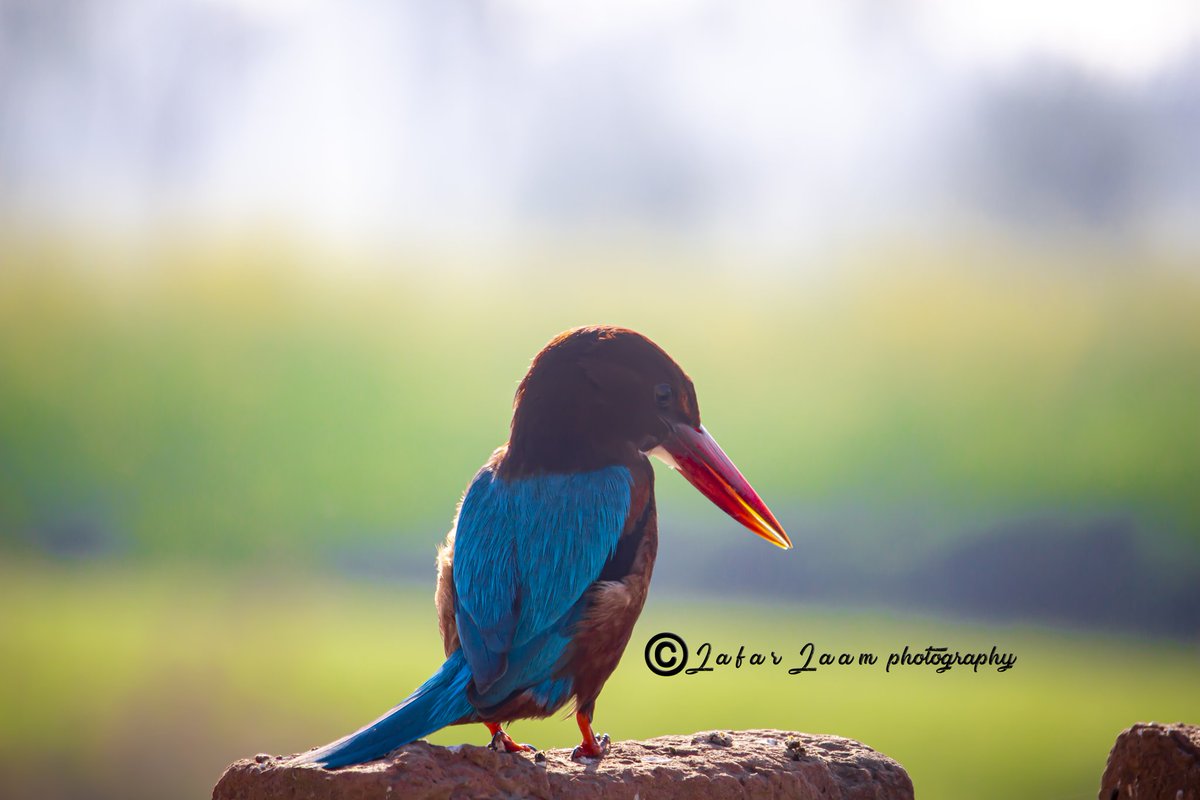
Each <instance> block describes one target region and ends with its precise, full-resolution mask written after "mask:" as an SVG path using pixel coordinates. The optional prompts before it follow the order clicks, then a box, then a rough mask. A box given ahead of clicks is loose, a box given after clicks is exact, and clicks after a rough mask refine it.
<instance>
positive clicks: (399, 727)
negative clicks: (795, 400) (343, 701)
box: [296, 325, 792, 769]
mask: <svg viewBox="0 0 1200 800" xmlns="http://www.w3.org/2000/svg"><path fill="white" fill-rule="evenodd" d="M649 456H654V457H656V458H658V459H660V460H662V461H663V462H665V463H666V464H667V465H668V466H670V467H671V468H672V469H674V470H677V471H678V472H679V473H680V474H682V475H683V477H684V478H686V479H687V480H688V481H689V482H690V483H691V484H692V485H693V486H695V487H696V488H697V489H698V490H699V491H700V492H701V493H702V494H703V495H704V496H705V497H707V498H708V499H709V500H711V501H712V502H713V503H714V504H715V505H717V506H718V507H719V508H721V509H723V510H724V511H725V512H727V513H728V514H729V515H730V516H731V517H733V518H734V519H735V520H737V521H738V522H740V523H741V524H742V525H744V526H745V527H747V528H749V529H750V530H751V531H753V532H754V533H755V534H757V535H758V536H760V537H762V538H763V539H765V540H767V541H768V542H770V543H772V544H774V545H777V546H779V547H781V548H783V549H785V550H786V549H790V548H791V546H792V543H791V540H790V539H789V538H788V535H787V534H786V533H785V532H784V530H783V527H782V526H781V525H780V524H779V521H778V520H776V519H775V516H774V515H773V514H772V513H771V511H770V510H769V509H768V508H767V506H766V504H765V503H764V502H763V501H762V499H761V498H760V497H759V496H758V494H757V493H756V492H755V491H754V489H753V488H752V487H751V486H750V484H749V483H748V482H747V481H746V479H745V478H743V477H742V474H741V473H740V472H739V471H738V469H737V467H735V466H734V465H733V462H731V461H730V460H729V458H728V457H727V456H726V455H725V453H724V451H722V449H721V447H720V446H719V445H718V444H717V442H716V441H715V440H714V439H713V437H712V436H711V435H709V433H708V431H706V430H705V429H704V426H703V425H701V424H700V409H699V406H698V405H697V402H696V390H695V388H694V387H693V385H692V381H691V379H690V378H689V377H688V376H687V374H686V373H685V372H684V371H683V370H682V369H681V368H680V367H679V365H678V364H676V363H675V361H674V360H673V359H672V358H671V357H670V356H669V355H667V353H666V352H665V351H664V350H663V349H662V348H661V347H659V346H658V345H656V344H655V343H654V342H652V341H650V339H648V338H646V337H645V336H643V335H641V334H640V333H637V332H635V331H632V330H629V329H627V328H620V327H614V326H609V325H597V326H588V327H582V328H575V329H572V330H569V331H566V332H564V333H562V334H559V335H558V336H557V337H555V338H554V339H553V340H551V341H550V343H549V344H547V345H546V346H545V347H544V348H542V350H541V351H540V352H539V353H538V354H537V355H536V356H535V357H534V359H533V361H532V363H531V364H530V367H529V371H528V372H527V373H526V374H525V377H524V378H523V379H522V380H521V382H520V384H519V386H518V388H517V393H516V398H515V400H514V402H513V417H512V425H511V429H510V435H509V440H508V443H507V444H505V445H504V446H502V447H500V448H499V449H497V450H496V451H495V452H494V453H493V454H492V456H491V458H490V459H488V461H487V463H485V464H484V465H483V467H482V468H481V469H480V470H479V472H478V473H476V475H475V477H474V478H473V479H472V480H471V483H470V485H469V486H468V487H467V490H466V493H465V494H464V495H463V498H462V501H461V503H460V504H459V507H458V511H457V514H456V516H455V519H454V524H453V526H452V528H451V530H450V532H449V534H448V535H447V537H446V541H445V543H444V544H443V545H442V546H441V548H440V549H439V551H438V556H437V589H436V592H435V605H436V607H437V617H438V626H439V628H440V631H441V636H442V643H443V648H444V651H445V657H446V660H445V662H444V663H443V664H442V666H441V668H440V669H438V671H437V672H436V673H435V674H434V675H433V676H432V677H431V678H429V679H428V680H427V681H426V682H425V683H424V684H422V685H421V686H420V687H419V688H417V689H416V691H414V692H413V693H412V694H411V695H409V696H408V698H407V699H405V700H404V701H403V702H401V703H400V704H399V705H398V706H396V707H395V708H393V709H392V710H391V711H388V712H387V713H386V714H384V715H383V716H381V717H380V718H379V719H377V720H375V721H374V722H372V723H370V724H369V725H367V726H365V727H363V728H361V729H360V730H358V731H356V732H355V733H352V734H350V735H348V736H346V737H343V738H342V739H339V740H337V741H335V742H332V743H330V744H328V745H325V746H324V747H320V748H317V749H315V750H311V751H309V752H308V753H305V754H303V755H301V756H298V757H297V759H296V761H297V762H298V763H311V764H319V765H322V766H324V767H326V768H329V769H335V768H337V767H342V766H347V765H350V764H361V763H364V762H367V761H372V760H375V759H378V758H382V757H383V756H385V755H387V754H388V753H389V752H391V751H392V750H395V749H396V748H398V747H400V746H401V745H405V744H408V743H409V742H413V741H416V740H417V739H420V738H421V737H423V736H427V735H429V734H430V733H433V732H434V731H436V730H439V729H440V728H444V727H446V726H448V725H454V724H462V723H471V722H477V723H483V724H484V725H486V726H487V729H488V732H489V734H490V744H489V746H490V747H492V748H493V749H496V750H503V751H507V752H522V751H532V750H534V749H535V748H533V747H531V746H530V745H526V744H518V743H517V742H515V741H514V740H513V739H512V738H511V737H510V736H509V734H508V733H507V732H506V731H505V730H504V728H503V725H505V724H507V723H508V722H510V721H512V720H517V719H526V718H540V717H546V716H549V715H551V714H553V713H554V712H556V711H557V710H558V709H560V708H561V707H562V706H564V705H565V704H566V703H567V702H568V701H570V700H573V701H574V710H575V719H576V722H577V723H578V725H579V730H580V733H581V734H582V737H583V740H582V742H581V743H580V745H579V746H578V747H576V748H575V750H574V751H573V753H572V758H574V759H576V760H584V759H597V758H601V757H603V755H604V754H605V753H606V752H607V751H608V748H609V737H608V735H607V734H604V735H603V736H596V734H595V733H594V731H593V729H592V719H593V715H594V713H595V710H596V699H597V698H598V697H599V695H600V690H601V689H602V688H603V686H604V683H605V681H607V680H608V677H609V676H610V675H611V674H612V672H613V670H614V669H616V666H617V663H618V662H619V661H620V659H621V654H622V652H623V651H624V650H625V646H626V645H627V644H628V643H629V637H630V634H631V633H632V632H633V626H634V623H635V622H636V621H637V618H638V616H639V615H640V614H641V611H642V606H643V605H644V604H645V602H646V592H647V590H648V588H649V584H650V575H651V572H652V571H653V568H654V560H655V557H656V555H657V552H658V521H657V511H656V508H655V503H654V469H653V467H652V466H651V464H650V460H649V458H648V457H649Z"/></svg>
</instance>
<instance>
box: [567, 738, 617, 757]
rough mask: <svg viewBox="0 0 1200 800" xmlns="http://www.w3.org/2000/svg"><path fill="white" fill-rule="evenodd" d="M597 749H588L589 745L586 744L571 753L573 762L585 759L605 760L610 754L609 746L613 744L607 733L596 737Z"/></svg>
mask: <svg viewBox="0 0 1200 800" xmlns="http://www.w3.org/2000/svg"><path fill="white" fill-rule="evenodd" d="M595 741H596V747H595V748H592V747H588V743H587V742H584V743H583V744H580V745H579V746H578V747H576V748H575V749H574V750H572V751H571V760H572V761H582V760H583V759H585V758H604V756H605V755H607V754H608V746H609V744H611V743H612V739H610V738H609V736H608V734H607V733H602V734H600V735H599V736H597V737H596V739H595Z"/></svg>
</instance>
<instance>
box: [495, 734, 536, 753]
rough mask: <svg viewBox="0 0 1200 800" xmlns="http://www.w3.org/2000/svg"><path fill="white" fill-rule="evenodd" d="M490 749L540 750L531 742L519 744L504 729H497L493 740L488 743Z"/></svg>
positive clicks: (526, 751) (519, 751)
mask: <svg viewBox="0 0 1200 800" xmlns="http://www.w3.org/2000/svg"><path fill="white" fill-rule="evenodd" d="M488 750H495V751H496V752H502V753H536V752H537V751H538V749H537V748H536V747H534V746H533V745H531V744H517V743H516V742H514V741H513V739H512V737H511V736H509V735H508V734H507V733H505V732H504V731H496V733H495V735H493V736H492V741H490V742H489V743H488Z"/></svg>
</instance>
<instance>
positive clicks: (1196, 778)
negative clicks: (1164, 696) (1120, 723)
mask: <svg viewBox="0 0 1200 800" xmlns="http://www.w3.org/2000/svg"><path fill="white" fill-rule="evenodd" d="M1134 798H1136V800H1200V727H1196V726H1195V725H1185V724H1183V723H1182V722H1177V723H1175V724H1174V725H1160V724H1158V723H1157V722H1150V723H1144V722H1139V723H1137V724H1136V725H1134V726H1133V727H1131V728H1128V729H1126V730H1124V731H1121V735H1120V736H1118V737H1117V742H1116V744H1114V745H1113V748H1112V752H1110V753H1109V754H1108V766H1107V767H1106V768H1105V770H1104V777H1102V778H1101V779H1100V795H1099V800H1134Z"/></svg>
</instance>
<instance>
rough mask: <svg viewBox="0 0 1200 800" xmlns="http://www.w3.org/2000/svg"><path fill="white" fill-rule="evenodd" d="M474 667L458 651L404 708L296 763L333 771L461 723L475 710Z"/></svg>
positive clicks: (412, 696)
mask: <svg viewBox="0 0 1200 800" xmlns="http://www.w3.org/2000/svg"><path fill="white" fill-rule="evenodd" d="M470 683H471V668H470V667H469V666H467V661H466V659H465V658H464V657H463V654H462V650H456V651H454V652H453V653H451V654H450V657H449V658H448V659H446V663H444V664H442V667H441V669H439V670H438V671H437V672H436V673H434V675H433V677H432V678H430V679H429V680H427V681H425V683H423V684H421V688H419V689H417V690H416V691H415V692H413V693H412V694H410V695H409V696H408V698H407V699H405V701H404V702H403V703H401V704H400V705H398V706H396V707H395V708H393V709H392V710H391V711H389V712H388V713H386V714H384V715H383V716H382V717H380V718H379V719H377V720H375V721H374V722H372V723H371V724H370V725H367V726H366V727H365V728H362V729H361V730H359V731H356V732H355V733H352V734H350V735H349V736H346V737H344V738H342V739H338V740H337V741H336V742H333V743H331V744H327V745H325V746H324V747H320V748H317V749H316V750H313V751H311V752H308V753H305V754H303V755H301V756H298V757H297V758H296V763H301V764H321V765H322V766H324V767H327V768H329V769H335V768H337V767H344V766H347V765H348V764H362V763H364V762H367V761H373V760H374V759H376V758H382V757H383V756H385V755H387V754H388V753H390V752H391V751H392V750H395V749H396V748H397V747H400V746H401V745H405V744H408V743H409V742H415V741H416V740H417V739H420V738H421V737H422V736H427V735H429V734H431V733H433V732H434V731H436V730H438V729H439V728H444V727H446V726H447V725H450V724H452V723H455V722H458V721H459V720H461V719H462V718H463V717H466V716H469V715H470V714H471V712H472V711H473V710H474V709H473V708H472V706H471V703H470V702H469V701H468V700H467V686H468V685H470Z"/></svg>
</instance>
